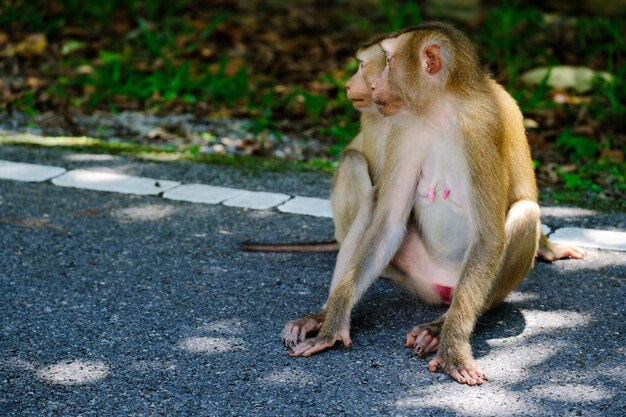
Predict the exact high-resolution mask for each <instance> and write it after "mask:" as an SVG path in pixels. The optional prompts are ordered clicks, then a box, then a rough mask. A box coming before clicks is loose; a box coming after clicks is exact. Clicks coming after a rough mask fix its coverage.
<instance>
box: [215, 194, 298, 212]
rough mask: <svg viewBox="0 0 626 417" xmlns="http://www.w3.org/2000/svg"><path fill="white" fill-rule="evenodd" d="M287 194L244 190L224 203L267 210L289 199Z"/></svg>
mask: <svg viewBox="0 0 626 417" xmlns="http://www.w3.org/2000/svg"><path fill="white" fill-rule="evenodd" d="M290 198H291V197H290V196H288V195H287V194H279V193H267V192H264V191H244V192H241V193H239V194H237V195H236V196H234V197H233V198H230V199H228V200H226V201H224V202H223V203H222V204H224V205H225V206H228V207H241V208H249V209H254V210H267V209H269V208H272V207H276V206H277V205H279V204H280V203H283V202H285V201H287V200H289V199H290Z"/></svg>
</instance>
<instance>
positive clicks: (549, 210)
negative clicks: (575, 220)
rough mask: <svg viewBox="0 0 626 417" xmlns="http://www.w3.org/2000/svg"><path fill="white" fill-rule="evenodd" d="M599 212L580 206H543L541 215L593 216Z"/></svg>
mask: <svg viewBox="0 0 626 417" xmlns="http://www.w3.org/2000/svg"><path fill="white" fill-rule="evenodd" d="M596 213H597V212H595V211H593V210H588V209H583V208H578V207H544V206H542V207H541V216H542V217H543V216H554V217H584V216H593V215H595V214H596Z"/></svg>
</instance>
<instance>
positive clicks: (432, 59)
mask: <svg viewBox="0 0 626 417" xmlns="http://www.w3.org/2000/svg"><path fill="white" fill-rule="evenodd" d="M423 59H424V63H425V64H426V65H425V66H426V73H427V74H428V75H437V74H438V73H439V71H440V70H441V54H440V49H439V45H435V44H432V45H428V46H427V47H426V48H424V56H423Z"/></svg>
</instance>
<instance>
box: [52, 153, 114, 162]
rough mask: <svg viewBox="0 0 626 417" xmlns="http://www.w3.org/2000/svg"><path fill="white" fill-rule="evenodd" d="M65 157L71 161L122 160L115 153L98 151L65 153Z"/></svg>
mask: <svg viewBox="0 0 626 417" xmlns="http://www.w3.org/2000/svg"><path fill="white" fill-rule="evenodd" d="M63 159H65V160H66V161H70V162H90V161H116V160H120V158H119V157H117V156H115V155H107V154H97V153H71V154H68V155H64V156H63Z"/></svg>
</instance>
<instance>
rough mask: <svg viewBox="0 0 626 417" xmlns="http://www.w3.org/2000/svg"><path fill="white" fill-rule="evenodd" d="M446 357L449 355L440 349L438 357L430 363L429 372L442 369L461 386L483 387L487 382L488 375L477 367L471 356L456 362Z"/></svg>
mask: <svg viewBox="0 0 626 417" xmlns="http://www.w3.org/2000/svg"><path fill="white" fill-rule="evenodd" d="M468 347H469V346H468ZM446 356H448V355H444V354H443V353H442V349H441V348H439V351H438V352H437V355H435V357H434V358H433V359H431V361H430V362H428V370H429V371H430V372H436V371H437V369H440V368H441V369H443V370H444V372H446V373H448V374H450V376H451V377H452V378H454V380H455V381H456V382H458V383H460V384H467V385H481V384H482V383H483V382H485V381H487V375H486V374H485V373H484V372H483V371H482V370H481V369H480V368H479V367H478V366H477V365H476V362H474V359H472V358H471V355H470V358H469V359H465V360H454V359H452V358H446Z"/></svg>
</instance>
